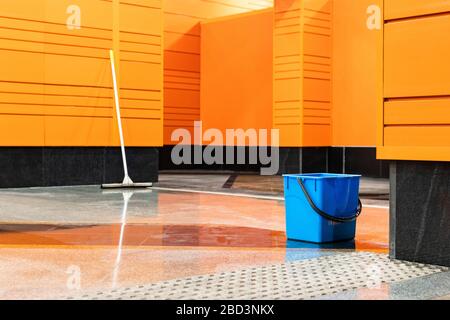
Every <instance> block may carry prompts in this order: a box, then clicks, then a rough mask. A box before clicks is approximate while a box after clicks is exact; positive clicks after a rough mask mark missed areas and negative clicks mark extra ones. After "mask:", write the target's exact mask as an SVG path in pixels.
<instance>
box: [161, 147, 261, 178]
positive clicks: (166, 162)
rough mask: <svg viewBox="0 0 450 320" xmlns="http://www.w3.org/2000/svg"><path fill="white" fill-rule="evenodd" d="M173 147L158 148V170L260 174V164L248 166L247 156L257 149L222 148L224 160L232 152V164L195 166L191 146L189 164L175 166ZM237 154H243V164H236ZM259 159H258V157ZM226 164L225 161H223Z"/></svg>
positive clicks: (203, 148) (202, 164)
mask: <svg viewBox="0 0 450 320" xmlns="http://www.w3.org/2000/svg"><path fill="white" fill-rule="evenodd" d="M173 147H174V146H164V147H162V148H160V152H159V170H202V171H208V170H211V171H236V172H239V171H240V172H260V170H261V167H262V164H261V163H260V162H259V161H258V163H257V164H250V162H249V154H250V151H251V152H255V151H256V152H258V149H257V148H255V147H224V151H223V152H224V159H226V158H225V157H226V154H227V153H230V152H234V159H235V161H234V164H226V163H225V164H212V165H208V164H206V163H204V162H202V163H201V164H195V161H194V146H191V147H190V149H191V160H190V164H180V165H175V164H174V163H173V162H172V158H171V155H172V149H173ZM204 150H205V147H204V146H203V147H202V152H203V151H204ZM238 152H245V155H246V159H245V164H238V163H237V155H238ZM258 159H259V157H258ZM224 162H226V161H224Z"/></svg>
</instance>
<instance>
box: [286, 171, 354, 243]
mask: <svg viewBox="0 0 450 320" xmlns="http://www.w3.org/2000/svg"><path fill="white" fill-rule="evenodd" d="M360 178H361V176H359V175H346V174H302V175H284V196H285V204H286V235H287V238H288V239H290V240H299V241H306V242H312V243H328V242H338V241H344V240H352V239H354V238H355V232H356V219H357V218H358V216H359V215H360V214H361V209H362V205H361V202H360V201H359V198H358V195H359V180H360Z"/></svg>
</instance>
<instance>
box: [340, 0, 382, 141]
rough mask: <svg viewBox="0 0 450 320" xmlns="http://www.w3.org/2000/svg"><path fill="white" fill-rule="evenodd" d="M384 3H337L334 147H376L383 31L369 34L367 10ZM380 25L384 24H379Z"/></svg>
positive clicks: (379, 0)
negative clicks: (380, 54)
mask: <svg viewBox="0 0 450 320" xmlns="http://www.w3.org/2000/svg"><path fill="white" fill-rule="evenodd" d="M371 5H377V6H379V8H380V9H382V8H383V1H382V0H375V1H374V0H358V1H355V0H335V5H334V9H333V13H334V20H333V112H332V114H333V145H334V146H344V147H346V146H347V147H353V146H375V145H376V132H377V131H376V130H377V129H376V126H377V106H378V101H379V99H380V93H379V89H378V88H379V85H378V82H380V81H381V78H380V74H381V72H382V62H381V60H380V59H379V54H378V52H380V50H381V48H382V46H383V32H382V30H376V29H375V30H369V28H368V27H367V20H368V19H369V14H367V9H368V7H369V6H371ZM380 23H381V21H380Z"/></svg>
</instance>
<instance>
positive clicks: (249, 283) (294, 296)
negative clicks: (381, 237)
mask: <svg viewBox="0 0 450 320" xmlns="http://www.w3.org/2000/svg"><path fill="white" fill-rule="evenodd" d="M447 270H448V269H447V268H442V267H436V266H430V265H424V264H417V263H409V262H403V261H393V260H390V259H389V257H388V256H387V255H384V254H374V253H365V252H352V253H340V254H336V255H331V256H323V257H320V258H315V259H309V260H302V261H296V262H291V263H284V264H277V265H269V266H260V267H254V268H247V269H242V270H236V271H232V272H224V273H217V274H209V275H201V276H193V277H188V278H182V279H175V280H169V281H163V282H158V283H153V284H148V285H142V286H138V287H132V288H123V289H116V290H112V291H107V292H106V291H103V292H95V293H91V294H84V295H82V296H78V297H69V298H68V299H81V300H83V299H89V300H96V299H100V300H138V299H144V300H152V299H158V300H160V299H162V300H166V299H169V300H172V299H173V300H185V299H194V300H212V299H214V300H253V299H260V300H265V299H274V300H277V299H282V300H301V299H314V298H319V297H321V296H326V295H331V294H335V293H338V292H342V291H348V290H352V289H357V288H364V287H376V286H378V285H380V284H382V283H393V282H399V281H403V280H408V279H414V278H418V277H423V276H427V275H431V274H434V273H439V272H444V271H447Z"/></svg>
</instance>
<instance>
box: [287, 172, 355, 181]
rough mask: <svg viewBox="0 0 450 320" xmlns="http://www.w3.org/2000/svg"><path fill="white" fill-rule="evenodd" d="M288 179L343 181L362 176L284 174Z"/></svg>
mask: <svg viewBox="0 0 450 320" xmlns="http://www.w3.org/2000/svg"><path fill="white" fill-rule="evenodd" d="M283 177H287V178H296V179H298V178H302V179H314V180H323V179H343V178H361V177H362V175H360V174H339V173H305V174H283Z"/></svg>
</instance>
